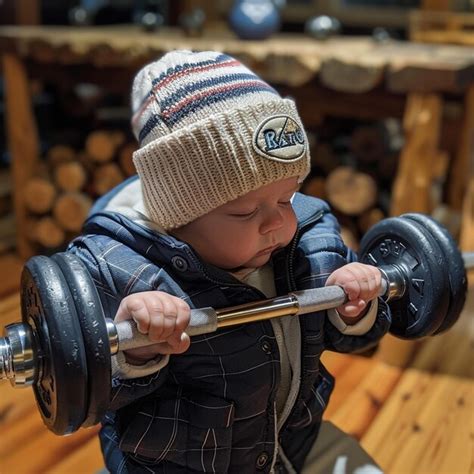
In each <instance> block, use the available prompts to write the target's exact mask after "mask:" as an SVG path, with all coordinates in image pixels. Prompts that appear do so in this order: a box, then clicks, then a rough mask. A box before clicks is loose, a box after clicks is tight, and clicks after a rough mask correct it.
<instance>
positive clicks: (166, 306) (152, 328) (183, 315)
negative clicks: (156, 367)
mask: <svg viewBox="0 0 474 474" xmlns="http://www.w3.org/2000/svg"><path fill="white" fill-rule="evenodd" d="M190 313H191V310H190V308H189V305H188V304H187V303H186V302H185V301H183V300H182V299H180V298H177V297H176V296H172V295H169V294H168V293H164V292H163V291H145V292H142V293H134V294H132V295H129V296H126V297H125V298H124V299H123V300H122V302H121V303H120V306H119V309H118V311H117V314H116V315H115V318H114V320H115V322H120V321H124V320H127V319H133V320H134V321H135V322H136V323H137V328H138V331H139V332H141V333H142V334H148V337H149V338H150V339H151V340H152V341H154V342H156V343H157V344H153V345H151V346H147V347H140V348H136V349H130V350H128V351H124V354H125V357H126V358H127V361H128V362H129V363H132V364H143V363H145V362H146V361H148V360H150V359H153V358H154V357H155V356H156V355H157V354H180V353H181V352H184V351H186V350H187V349H188V348H189V344H190V340H189V336H188V335H187V334H186V333H185V332H184V331H185V330H186V328H187V327H188V324H189V318H190Z"/></svg>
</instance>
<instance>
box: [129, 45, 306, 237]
mask: <svg viewBox="0 0 474 474" xmlns="http://www.w3.org/2000/svg"><path fill="white" fill-rule="evenodd" d="M132 109H133V117H132V129H133V132H134V134H135V137H136V138H137V140H138V143H139V149H138V150H137V151H136V152H135V153H134V156H133V161H134V164H135V167H136V169H137V172H138V175H139V176H140V179H141V185H142V193H143V200H144V205H145V208H146V209H147V212H148V215H149V217H150V219H151V220H152V221H154V222H156V223H157V224H159V225H160V226H162V227H163V228H164V229H165V230H170V229H173V228H176V227H180V226H182V225H184V224H187V223H189V222H191V221H193V220H194V219H196V218H198V217H200V216H202V215H204V214H207V213H208V212H210V211H212V210H213V209H215V208H217V207H219V206H221V205H223V204H225V203H226V202H229V201H232V200H234V199H236V198H238V197H239V196H242V195H244V194H246V193H248V192H250V191H253V190H255V189H257V188H259V187H261V186H265V185H267V184H270V183H273V182H275V181H278V180H282V179H286V178H290V177H298V179H299V181H302V180H303V179H304V178H305V177H306V175H307V174H308V172H309V167H310V158H309V150H308V143H307V138H306V134H305V132H304V129H303V125H302V124H301V120H300V118H299V116H298V112H297V111H296V107H295V104H294V102H293V101H292V100H289V99H283V98H281V97H280V95H279V94H278V93H277V92H276V91H275V90H274V89H273V88H272V87H270V86H269V85H268V84H267V83H266V82H264V81H263V80H262V79H260V78H259V77H258V76H257V75H255V74H254V73H253V72H251V71H250V70H249V69H247V68H246V67H245V66H244V65H243V64H241V63H240V62H239V61H237V60H236V59H234V58H232V57H230V56H227V55H225V54H222V53H217V52H210V51H208V52H199V53H195V52H191V51H173V52H170V53H168V54H166V55H165V56H163V57H162V58H161V59H160V60H158V61H155V62H153V63H151V64H149V65H147V66H145V67H144V68H143V69H142V70H141V71H139V73H138V74H137V76H136V77H135V79H134V82H133V87H132Z"/></svg>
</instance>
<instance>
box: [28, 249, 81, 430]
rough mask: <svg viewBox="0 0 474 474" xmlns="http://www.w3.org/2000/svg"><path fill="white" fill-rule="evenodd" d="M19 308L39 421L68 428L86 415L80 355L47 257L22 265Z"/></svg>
mask: <svg viewBox="0 0 474 474" xmlns="http://www.w3.org/2000/svg"><path fill="white" fill-rule="evenodd" d="M21 311H22V320H23V322H24V323H26V324H28V325H29V326H30V327H31V330H32V333H33V344H34V351H35V356H36V362H37V367H38V371H37V375H36V377H35V381H34V383H33V390H34V392H35V396H36V402H37V404H38V408H39V411H40V413H41V416H42V418H43V421H44V423H45V425H46V426H47V427H48V428H49V429H50V430H51V431H53V432H54V433H56V434H59V435H65V434H69V433H73V432H74V431H76V430H77V429H79V427H80V426H81V424H82V422H83V421H84V417H85V415H86V409H87V394H86V390H87V387H86V385H87V363H86V355H85V350H84V345H83V342H82V333H81V328H80V327H79V321H78V319H77V315H76V314H75V313H76V309H75V305H74V302H73V300H72V296H71V293H70V292H69V289H68V286H67V284H66V283H65V281H64V278H63V276H62V273H61V270H60V269H59V267H58V266H57V265H56V263H55V262H54V261H52V260H51V259H50V258H48V257H45V256H37V257H32V258H31V259H30V260H28V262H27V263H26V265H25V267H24V268H23V272H22V276H21Z"/></svg>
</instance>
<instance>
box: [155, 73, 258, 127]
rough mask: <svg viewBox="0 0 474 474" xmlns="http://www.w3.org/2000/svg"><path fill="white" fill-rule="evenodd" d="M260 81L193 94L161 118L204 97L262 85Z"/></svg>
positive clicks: (167, 116) (165, 112) (163, 113)
mask: <svg viewBox="0 0 474 474" xmlns="http://www.w3.org/2000/svg"><path fill="white" fill-rule="evenodd" d="M262 82H263V81H261V80H258V81H245V82H237V83H234V84H230V85H227V86H221V87H215V88H213V89H210V90H208V91H207V92H198V93H197V94H194V95H192V96H190V97H187V98H186V99H183V100H182V101H181V102H178V103H177V104H176V105H175V106H174V107H172V108H170V109H167V110H166V111H163V112H162V115H163V117H165V118H169V117H170V116H171V115H172V114H174V113H176V112H179V110H180V109H182V108H183V107H185V106H186V105H187V104H189V103H190V102H192V101H195V100H198V99H202V98H204V97H208V96H210V95H214V94H219V93H221V92H228V91H231V90H234V89H239V88H245V87H252V86H256V85H262Z"/></svg>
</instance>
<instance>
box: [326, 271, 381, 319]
mask: <svg viewBox="0 0 474 474" xmlns="http://www.w3.org/2000/svg"><path fill="white" fill-rule="evenodd" d="M330 285H338V286H340V287H342V288H343V289H344V291H345V293H346V295H347V302H346V303H345V304H343V305H341V306H339V307H338V308H336V309H337V312H338V313H339V315H340V316H342V317H343V319H344V321H345V322H346V323H348V324H354V323H356V322H357V321H358V319H360V317H362V316H363V314H364V313H363V311H364V310H365V308H366V307H367V304H368V303H369V301H371V300H373V299H375V298H377V296H378V295H379V294H380V291H381V285H382V274H381V273H380V270H379V269H378V268H377V267H374V266H372V265H366V264H364V263H359V262H353V263H348V264H347V265H344V266H343V267H341V268H338V269H337V270H335V271H334V272H332V273H331V275H329V278H328V279H327V281H326V286H330Z"/></svg>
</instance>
